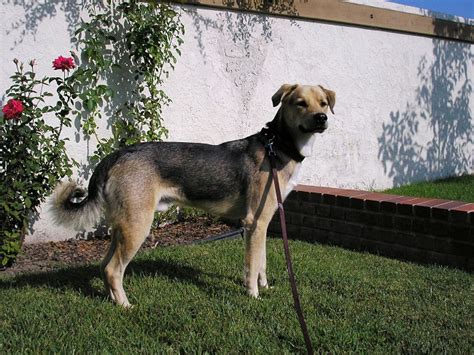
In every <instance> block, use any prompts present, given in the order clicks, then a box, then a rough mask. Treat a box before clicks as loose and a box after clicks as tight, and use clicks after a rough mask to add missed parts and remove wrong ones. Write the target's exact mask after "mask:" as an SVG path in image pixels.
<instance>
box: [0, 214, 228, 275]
mask: <svg viewBox="0 0 474 355" xmlns="http://www.w3.org/2000/svg"><path fill="white" fill-rule="evenodd" d="M230 229H231V227H230V226H228V225H226V224H224V223H218V222H216V221H215V220H213V219H210V218H206V217H193V218H190V219H188V220H186V221H184V222H181V223H176V224H168V225H166V227H163V228H157V229H154V230H152V233H151V234H150V235H149V236H148V237H147V238H146V240H145V242H144V243H143V245H142V247H141V250H148V249H154V248H156V247H158V246H170V245H183V244H189V243H191V242H193V241H195V240H199V239H203V238H205V237H208V236H212V235H216V234H219V233H222V232H225V231H228V230H230ZM109 244H110V236H106V237H105V238H92V239H82V240H81V239H70V240H66V241H61V242H47V243H34V244H25V245H23V247H22V250H21V252H20V254H19V255H18V258H17V260H16V262H15V263H14V264H13V266H12V267H10V268H8V269H6V270H5V271H3V272H0V275H2V274H3V275H18V274H22V273H26V272H29V273H31V272H44V271H50V270H54V269H57V268H59V267H61V266H66V265H67V266H72V265H84V264H89V263H91V262H95V261H99V260H101V259H102V258H103V257H104V255H105V253H106V252H107V249H108V247H109Z"/></svg>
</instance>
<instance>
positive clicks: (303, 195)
mask: <svg viewBox="0 0 474 355" xmlns="http://www.w3.org/2000/svg"><path fill="white" fill-rule="evenodd" d="M295 193H296V199H297V200H298V201H304V202H309V196H310V194H309V193H308V192H304V191H296V192H295V191H293V192H292V193H291V194H290V196H291V195H293V194H295ZM290 196H288V198H290Z"/></svg>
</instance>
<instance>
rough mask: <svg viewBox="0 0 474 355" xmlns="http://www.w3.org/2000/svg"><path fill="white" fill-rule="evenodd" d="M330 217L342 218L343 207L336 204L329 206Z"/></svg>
mask: <svg viewBox="0 0 474 355" xmlns="http://www.w3.org/2000/svg"><path fill="white" fill-rule="evenodd" d="M329 215H330V217H331V218H334V219H344V209H343V208H341V207H337V206H331V212H330V214H329Z"/></svg>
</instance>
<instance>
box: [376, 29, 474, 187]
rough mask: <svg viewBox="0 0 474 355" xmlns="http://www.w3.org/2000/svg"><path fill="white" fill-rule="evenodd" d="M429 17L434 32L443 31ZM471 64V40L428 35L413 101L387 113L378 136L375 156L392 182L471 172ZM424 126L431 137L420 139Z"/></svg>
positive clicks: (419, 65)
mask: <svg viewBox="0 0 474 355" xmlns="http://www.w3.org/2000/svg"><path fill="white" fill-rule="evenodd" d="M434 21H435V28H436V31H437V33H439V34H446V31H447V29H446V27H445V26H441V25H440V26H438V27H436V24H437V23H436V20H434ZM473 64H474V54H473V51H472V45H471V44H469V43H463V42H455V41H446V40H439V39H433V62H432V63H430V62H429V60H428V58H427V57H426V56H425V57H423V58H422V59H421V61H420V63H419V64H418V78H419V81H420V86H419V87H418V89H417V92H416V99H415V100H414V102H408V103H407V104H406V108H405V110H397V111H392V112H391V113H390V122H389V123H384V124H383V132H382V135H381V136H380V137H379V138H378V143H379V153H378V157H379V159H380V160H381V161H382V164H383V167H384V170H385V173H386V174H388V176H389V177H391V178H392V179H393V184H394V186H399V185H404V184H408V183H412V182H415V181H422V180H433V179H437V178H442V177H447V176H453V175H460V174H463V173H469V172H471V170H472V159H474V156H473V154H472V149H473V143H474V141H473V138H474V137H473V134H472V130H473V124H472V116H471V115H472V112H471V106H470V99H471V96H472V92H473V91H472V81H471V79H470V78H469V76H468V75H469V71H468V68H469V67H472V65H473ZM471 75H472V74H471ZM426 129H428V131H429V137H430V138H429V141H428V142H426V141H423V142H422V141H420V138H419V135H420V134H424V132H423V130H426Z"/></svg>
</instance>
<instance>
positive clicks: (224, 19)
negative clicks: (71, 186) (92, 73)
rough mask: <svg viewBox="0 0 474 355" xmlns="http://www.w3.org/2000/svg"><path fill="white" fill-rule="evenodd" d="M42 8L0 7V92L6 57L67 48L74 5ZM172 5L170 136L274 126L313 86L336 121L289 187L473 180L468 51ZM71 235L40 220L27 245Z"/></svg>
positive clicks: (223, 136)
mask: <svg viewBox="0 0 474 355" xmlns="http://www.w3.org/2000/svg"><path fill="white" fill-rule="evenodd" d="M48 3H51V2H48ZM38 6H39V5H38ZM43 6H44V9H43V10H44V11H42V12H41V11H35V8H34V5H33V6H32V7H27V6H25V5H14V3H13V2H12V3H8V2H7V4H6V5H3V6H2V7H0V16H1V18H3V19H9V20H7V21H3V23H1V24H0V35H1V38H0V39H1V44H2V45H1V48H2V55H1V66H0V75H1V76H0V92H4V91H5V89H6V88H7V87H8V86H9V85H10V83H9V80H8V77H9V76H10V75H11V73H12V71H13V64H12V63H11V60H12V59H13V58H15V57H17V58H19V59H21V60H25V61H26V60H28V59H30V58H36V59H37V61H38V62H39V63H40V67H42V68H49V67H50V62H51V60H52V59H54V58H55V57H56V56H57V55H60V54H65V53H67V52H68V51H69V49H70V48H72V47H71V38H70V34H69V33H70V29H71V28H73V22H74V21H75V20H76V19H77V16H78V13H77V11H76V8H75V7H74V6H71V5H69V3H66V4H64V3H63V2H52V3H51V4H50V5H43ZM180 9H181V12H182V21H183V23H184V25H185V29H186V34H185V37H184V44H183V46H182V47H181V51H182V56H181V58H180V59H179V60H178V64H177V66H176V69H175V71H173V72H172V73H171V75H170V77H169V79H168V80H167V82H166V85H165V92H167V93H168V95H169V96H170V97H171V98H172V100H173V103H172V104H171V105H170V106H169V107H167V108H166V109H165V112H164V116H165V125H166V127H167V128H168V129H169V131H170V140H176V141H195V142H206V143H220V142H223V141H226V140H231V139H236V138H241V137H245V136H247V135H250V134H253V133H255V132H256V131H258V130H260V129H261V127H262V126H263V125H264V124H265V122H267V121H270V120H271V119H272V118H273V116H274V115H275V113H276V108H273V107H272V104H271V100H270V98H271V96H272V95H273V93H274V92H275V91H276V90H277V89H278V88H279V87H280V85H281V84H283V83H304V84H322V85H323V86H325V87H327V88H329V89H332V90H334V91H335V92H336V93H337V101H336V106H335V112H336V115H334V116H332V115H331V116H330V125H329V129H328V130H327V131H326V132H325V133H324V134H323V135H321V136H320V137H318V139H317V141H316V144H315V154H314V156H313V157H311V158H309V159H307V160H306V161H305V164H304V166H303V169H302V172H301V175H300V183H302V184H312V185H323V186H333V187H347V188H360V189H383V188H387V187H391V186H393V185H399V184H404V183H408V182H413V181H417V180H423V179H433V178H438V177H442V176H448V175H455V174H461V173H472V172H473V160H474V153H473V150H474V143H473V137H472V112H473V110H474V104H473V103H474V93H473V90H472V80H473V74H474V73H473V66H474V48H473V46H472V45H470V44H467V43H462V42H453V41H444V40H437V39H433V38H429V37H421V36H413V35H407V34H400V33H394V32H387V31H377V30H370V29H363V28H359V27H352V26H341V25H331V24H326V23H320V22H313V21H297V20H290V19H285V18H277V17H270V16H263V15H256V14H246V13H242V12H231V11H221V10H212V9H204V8H196V7H191V6H183V7H181V8H180ZM44 14H46V15H44ZM44 70H45V72H47V73H49V74H51V71H52V69H44ZM48 70H49V72H48ZM70 136H71V142H70V143H69V145H68V149H69V150H70V152H71V154H72V155H73V156H74V157H75V158H77V159H80V160H83V161H84V162H86V159H87V152H88V144H87V143H86V142H84V141H82V140H81V139H80V137H78V136H77V135H76V133H75V128H74V127H73V128H72V129H71V130H70ZM89 148H90V149H91V147H89ZM72 236H74V232H72V231H65V230H63V229H59V228H57V227H54V226H52V224H51V221H50V218H49V216H48V214H47V213H46V212H45V213H43V214H42V216H41V219H40V220H39V221H38V222H36V223H35V224H34V233H33V234H32V235H30V236H29V237H28V241H31V242H35V241H42V240H45V239H50V238H52V237H55V238H62V239H64V238H69V237H72Z"/></svg>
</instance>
